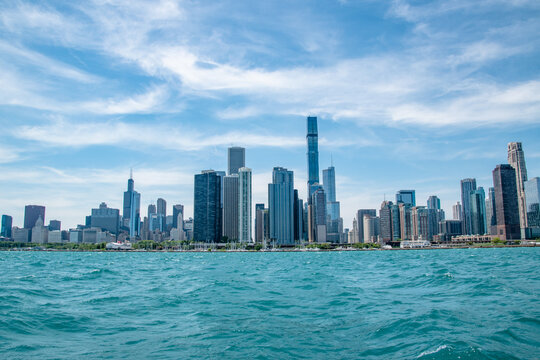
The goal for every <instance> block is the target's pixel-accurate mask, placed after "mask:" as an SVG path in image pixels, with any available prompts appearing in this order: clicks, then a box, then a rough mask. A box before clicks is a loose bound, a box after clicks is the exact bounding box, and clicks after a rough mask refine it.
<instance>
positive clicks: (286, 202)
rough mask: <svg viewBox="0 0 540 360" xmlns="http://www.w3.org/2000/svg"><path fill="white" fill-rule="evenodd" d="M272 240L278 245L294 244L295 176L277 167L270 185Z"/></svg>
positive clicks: (269, 200) (269, 203) (269, 206)
mask: <svg viewBox="0 0 540 360" xmlns="http://www.w3.org/2000/svg"><path fill="white" fill-rule="evenodd" d="M268 215H269V225H270V240H271V241H272V242H275V244H276V245H292V244H294V175H293V172H292V171H289V170H287V169H285V168H282V167H275V168H274V170H273V172H272V183H271V184H268Z"/></svg>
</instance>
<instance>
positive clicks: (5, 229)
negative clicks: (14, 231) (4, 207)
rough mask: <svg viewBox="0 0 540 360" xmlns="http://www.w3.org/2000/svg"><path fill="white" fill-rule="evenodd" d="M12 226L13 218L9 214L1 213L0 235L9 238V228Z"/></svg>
mask: <svg viewBox="0 0 540 360" xmlns="http://www.w3.org/2000/svg"><path fill="white" fill-rule="evenodd" d="M12 227H13V218H12V217H11V216H9V215H2V232H1V233H0V236H3V237H6V238H11V228H12Z"/></svg>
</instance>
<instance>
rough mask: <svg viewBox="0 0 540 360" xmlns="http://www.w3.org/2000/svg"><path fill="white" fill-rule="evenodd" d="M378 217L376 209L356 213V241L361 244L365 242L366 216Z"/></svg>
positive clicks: (361, 210)
mask: <svg viewBox="0 0 540 360" xmlns="http://www.w3.org/2000/svg"><path fill="white" fill-rule="evenodd" d="M366 214H367V215H371V216H374V217H375V216H377V210H375V209H360V210H358V211H357V212H356V227H357V229H358V230H357V234H358V235H357V236H356V239H357V240H358V242H359V243H363V242H364V215H366Z"/></svg>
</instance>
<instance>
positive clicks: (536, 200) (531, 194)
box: [524, 177, 540, 238]
mask: <svg viewBox="0 0 540 360" xmlns="http://www.w3.org/2000/svg"><path fill="white" fill-rule="evenodd" d="M524 185H525V186H524V188H525V199H526V205H527V224H528V229H527V230H528V234H527V238H537V237H540V178H538V177H534V178H532V179H530V180H528V181H526V182H525V184H524Z"/></svg>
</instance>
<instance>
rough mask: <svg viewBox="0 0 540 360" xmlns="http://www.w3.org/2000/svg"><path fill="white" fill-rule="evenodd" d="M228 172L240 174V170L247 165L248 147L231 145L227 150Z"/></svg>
mask: <svg viewBox="0 0 540 360" xmlns="http://www.w3.org/2000/svg"><path fill="white" fill-rule="evenodd" d="M227 163H228V171H229V172H228V174H229V175H233V174H238V170H239V169H240V168H243V167H245V166H246V149H245V148H243V147H236V146H235V147H230V148H229V149H228V151H227Z"/></svg>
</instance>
